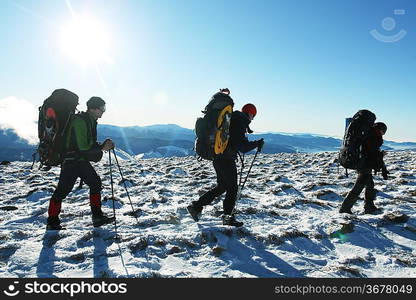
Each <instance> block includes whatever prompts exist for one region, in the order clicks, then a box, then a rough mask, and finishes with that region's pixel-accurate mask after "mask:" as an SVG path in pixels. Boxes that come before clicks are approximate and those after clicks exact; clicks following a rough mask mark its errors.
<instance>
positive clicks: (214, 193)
mask: <svg viewBox="0 0 416 300" xmlns="http://www.w3.org/2000/svg"><path fill="white" fill-rule="evenodd" d="M213 165H214V169H215V173H216V175H217V185H216V186H215V187H214V188H213V189H211V190H209V191H208V192H206V193H205V194H203V195H202V196H201V197H200V198H199V200H198V201H194V202H192V203H193V205H194V206H195V208H200V209H201V210H202V207H203V206H205V205H209V204H211V203H212V202H213V201H214V200H215V198H217V197H218V196H221V195H222V194H223V193H224V192H225V178H224V170H223V163H222V160H220V159H217V160H214V161H213Z"/></svg>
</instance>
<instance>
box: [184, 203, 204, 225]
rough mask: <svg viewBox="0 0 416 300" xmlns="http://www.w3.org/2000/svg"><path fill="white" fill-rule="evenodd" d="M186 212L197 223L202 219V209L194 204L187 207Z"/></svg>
mask: <svg viewBox="0 0 416 300" xmlns="http://www.w3.org/2000/svg"><path fill="white" fill-rule="evenodd" d="M186 210H187V211H188V213H189V214H190V215H191V217H192V219H194V221H195V222H198V221H199V218H200V217H201V212H202V208H198V207H196V205H195V204H194V203H192V204H191V205H188V206H187V207H186Z"/></svg>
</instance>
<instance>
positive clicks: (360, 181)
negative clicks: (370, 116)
mask: <svg viewBox="0 0 416 300" xmlns="http://www.w3.org/2000/svg"><path fill="white" fill-rule="evenodd" d="M386 131H387V126H386V124H384V123H382V122H376V123H374V125H373V126H372V127H371V129H370V133H369V136H368V137H367V139H366V140H365V141H364V143H363V154H364V157H365V160H364V162H363V167H362V168H360V169H358V170H357V171H358V177H357V180H356V181H355V184H354V186H353V187H352V189H351V191H350V192H349V193H348V195H347V197H346V198H345V199H344V201H343V202H342V205H341V208H340V210H339V212H340V213H347V214H352V212H351V208H352V207H353V205H354V203H355V202H356V201H357V200H358V197H359V195H360V194H361V192H362V190H363V189H364V188H365V194H364V213H366V214H372V213H376V212H377V211H379V210H380V209H379V208H377V207H376V206H375V205H374V200H375V198H376V194H377V191H376V190H375V189H374V181H373V175H372V173H371V172H372V170H374V173H375V174H377V172H379V171H380V169H381V172H382V176H383V179H384V180H387V179H388V174H389V172H388V171H387V168H386V165H385V164H384V161H383V156H384V154H385V153H384V151H381V150H380V147H381V145H382V144H383V135H384V134H385V133H386Z"/></svg>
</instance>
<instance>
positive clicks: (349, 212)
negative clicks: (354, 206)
mask: <svg viewBox="0 0 416 300" xmlns="http://www.w3.org/2000/svg"><path fill="white" fill-rule="evenodd" d="M339 213H340V214H344V213H345V214H350V215H352V211H351V208H346V207H343V206H341V208H340V209H339Z"/></svg>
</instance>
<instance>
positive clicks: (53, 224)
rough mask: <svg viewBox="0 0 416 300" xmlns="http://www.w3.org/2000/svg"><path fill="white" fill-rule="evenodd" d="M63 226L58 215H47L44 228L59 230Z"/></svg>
mask: <svg viewBox="0 0 416 300" xmlns="http://www.w3.org/2000/svg"><path fill="white" fill-rule="evenodd" d="M62 228H63V227H62V225H61V221H60V220H59V218H58V217H48V221H47V223H46V230H61V229H62Z"/></svg>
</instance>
